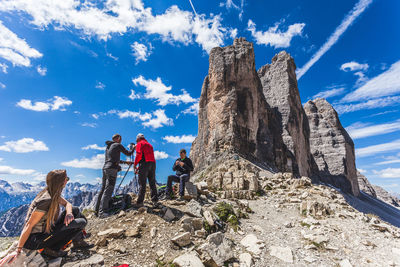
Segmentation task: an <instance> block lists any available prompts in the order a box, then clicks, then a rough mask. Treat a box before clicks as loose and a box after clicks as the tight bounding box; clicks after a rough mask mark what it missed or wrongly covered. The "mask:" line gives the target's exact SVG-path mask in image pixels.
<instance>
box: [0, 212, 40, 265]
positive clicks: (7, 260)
mask: <svg viewBox="0 0 400 267" xmlns="http://www.w3.org/2000/svg"><path fill="white" fill-rule="evenodd" d="M44 214H45V212H43V211H34V212H33V213H32V215H31V217H30V218H29V220H28V222H27V223H26V224H25V226H24V228H23V229H22V232H21V235H20V237H19V240H18V245H17V250H16V251H14V252H12V253H10V254H8V255H7V256H6V257H4V258H3V259H2V260H1V261H0V266H4V265H5V264H11V263H12V262H13V261H14V260H15V259H16V258H17V257H18V256H19V254H20V253H21V251H22V248H23V247H24V245H25V243H26V240H28V238H29V235H30V234H31V232H32V229H33V227H34V226H35V225H36V224H37V223H38V222H39V221H40V219H41V218H42V217H43V216H44Z"/></svg>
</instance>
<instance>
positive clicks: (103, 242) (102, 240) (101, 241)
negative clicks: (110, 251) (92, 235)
mask: <svg viewBox="0 0 400 267" xmlns="http://www.w3.org/2000/svg"><path fill="white" fill-rule="evenodd" d="M107 243H108V240H107V237H106V236H103V237H101V238H100V239H98V240H97V241H96V243H95V245H96V246H98V247H105V246H107Z"/></svg>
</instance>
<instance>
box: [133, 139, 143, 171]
mask: <svg viewBox="0 0 400 267" xmlns="http://www.w3.org/2000/svg"><path fill="white" fill-rule="evenodd" d="M142 149H143V148H142V143H138V144H137V145H136V157H135V163H134V166H135V168H136V166H137V165H138V163H139V162H140V160H141V159H142V152H143V151H142Z"/></svg>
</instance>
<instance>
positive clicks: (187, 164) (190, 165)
mask: <svg viewBox="0 0 400 267" xmlns="http://www.w3.org/2000/svg"><path fill="white" fill-rule="evenodd" d="M183 168H185V170H187V171H189V172H191V171H193V169H194V168H193V162H192V160H191V159H190V158H186V160H185V162H184V164H183Z"/></svg>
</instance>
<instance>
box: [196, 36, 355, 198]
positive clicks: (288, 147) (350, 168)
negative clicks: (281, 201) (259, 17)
mask: <svg viewBox="0 0 400 267" xmlns="http://www.w3.org/2000/svg"><path fill="white" fill-rule="evenodd" d="M209 62H210V66H209V70H208V75H207V76H206V77H205V79H204V83H203V87H202V91H201V96H200V104H199V130H198V136H197V138H196V139H195V141H194V142H193V144H192V149H191V152H190V156H191V158H192V160H193V162H194V164H195V179H198V180H205V181H207V182H208V185H209V186H210V187H213V188H216V189H218V190H221V191H232V190H233V191H234V190H239V191H240V190H250V191H257V190H259V189H264V188H263V186H264V185H265V183H263V181H265V180H266V179H265V177H266V176H272V175H273V173H275V172H289V173H291V174H292V175H293V176H295V177H301V176H307V177H311V178H312V179H313V181H314V182H324V183H329V184H331V185H333V186H335V187H338V188H339V189H341V190H342V191H344V192H346V193H351V194H353V195H355V196H357V195H358V194H359V186H358V178H357V171H356V167H355V155H354V144H353V141H352V140H351V138H350V136H349V135H348V134H347V132H346V130H345V129H344V128H343V127H342V125H341V124H340V121H339V117H338V115H337V113H336V111H335V110H334V109H333V107H332V106H331V105H330V104H329V103H328V102H326V101H325V100H322V99H317V100H315V102H313V101H309V102H308V103H307V104H306V105H305V107H304V108H303V106H302V104H301V99H300V93H299V90H298V86H297V79H296V72H295V70H296V65H295V63H294V60H293V58H292V57H291V56H290V55H289V54H288V53H286V52H285V51H282V52H280V53H279V54H278V55H276V56H275V57H273V59H272V63H271V64H267V65H265V66H263V67H261V68H260V69H259V70H258V72H257V71H256V69H255V59H254V49H253V44H252V43H250V42H248V41H246V39H245V38H238V39H235V41H234V43H233V45H230V46H227V47H216V48H213V49H212V50H211V53H210V59H209ZM266 171H270V172H269V174H268V172H267V173H266ZM230 195H232V193H228V195H227V196H230ZM233 195H234V194H233ZM245 195H247V196H250V195H251V194H245ZM235 196H236V195H235Z"/></svg>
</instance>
